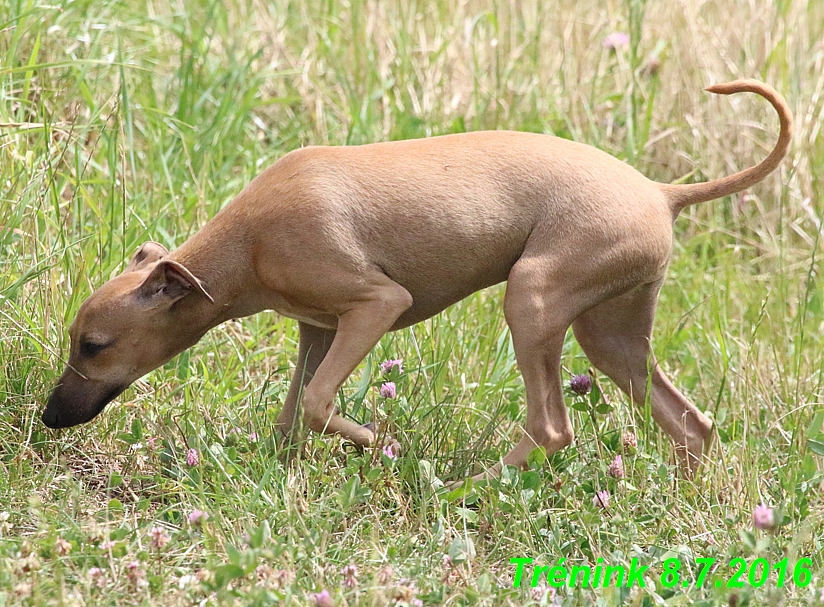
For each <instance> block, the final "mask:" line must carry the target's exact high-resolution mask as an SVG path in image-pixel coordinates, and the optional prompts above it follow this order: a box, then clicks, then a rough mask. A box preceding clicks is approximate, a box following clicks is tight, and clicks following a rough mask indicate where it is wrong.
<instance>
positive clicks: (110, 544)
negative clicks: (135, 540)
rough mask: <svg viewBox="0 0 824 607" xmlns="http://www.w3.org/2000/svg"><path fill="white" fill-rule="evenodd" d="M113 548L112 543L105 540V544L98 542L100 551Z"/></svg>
mask: <svg viewBox="0 0 824 607" xmlns="http://www.w3.org/2000/svg"><path fill="white" fill-rule="evenodd" d="M114 546H115V542H114V541H112V540H106V541H105V542H100V545H99V546H98V548H100V549H101V550H110V549H111V548H114Z"/></svg>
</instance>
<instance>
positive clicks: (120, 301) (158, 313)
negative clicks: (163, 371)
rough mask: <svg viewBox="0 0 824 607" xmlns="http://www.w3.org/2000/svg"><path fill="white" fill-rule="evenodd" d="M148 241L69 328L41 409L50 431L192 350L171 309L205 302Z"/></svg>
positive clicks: (199, 289)
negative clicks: (61, 365)
mask: <svg viewBox="0 0 824 607" xmlns="http://www.w3.org/2000/svg"><path fill="white" fill-rule="evenodd" d="M168 254H169V252H168V251H167V250H166V249H165V248H164V247H163V246H162V245H160V244H157V243H155V242H147V243H146V244H144V245H143V246H141V247H140V249H139V250H138V251H137V253H136V254H135V256H134V258H133V259H132V261H131V262H130V263H129V265H128V266H127V267H126V269H125V271H124V272H123V273H122V274H119V275H118V276H115V277H114V278H112V279H111V280H110V281H108V282H107V283H105V284H104V285H103V286H102V287H100V288H99V289H98V290H97V291H95V292H94V293H93V294H92V295H91V296H90V297H89V298H88V299H87V300H86V301H85V302H83V305H81V306H80V310H79V311H78V313H77V317H76V318H75V319H74V322H73V323H72V325H71V327H70V328H69V335H70V337H71V351H70V354H69V361H68V364H67V366H66V370H65V371H64V372H63V375H62V376H61V377H60V379H59V380H58V382H57V385H56V386H55V388H54V390H53V391H52V393H51V396H50V397H49V402H48V404H47V405H46V409H45V410H44V411H43V417H42V419H43V423H44V424H46V426H48V427H49V428H67V427H69V426H75V425H77V424H82V423H85V422H87V421H89V420H91V419H92V418H94V417H95V416H96V415H97V414H98V413H100V412H101V411H102V410H103V408H104V407H105V406H106V405H107V404H108V403H109V402H111V401H112V400H113V399H114V398H116V397H117V396H118V395H119V394H120V393H122V392H123V391H124V390H125V389H126V388H127V387H128V386H129V384H131V383H132V382H133V381H134V380H136V379H137V378H139V377H141V376H142V375H145V374H146V373H148V372H149V371H151V370H152V369H156V368H157V367H159V366H160V365H162V364H163V363H165V362H166V361H168V360H169V359H170V358H172V357H173V356H174V355H175V354H178V353H179V352H182V351H183V350H185V349H186V348H188V347H189V346H191V345H192V344H193V343H194V342H195V341H197V339H198V338H199V337H200V336H199V335H197V336H194V337H193V333H192V330H191V328H190V327H188V326H187V323H186V320H185V319H183V318H181V315H180V314H179V313H178V312H179V309H178V310H176V309H175V304H177V303H178V302H179V301H181V300H182V299H183V298H184V297H186V296H187V295H189V294H192V295H193V296H195V297H205V298H207V299H208V300H209V301H212V298H211V296H210V295H209V294H208V293H207V292H206V290H205V289H204V288H203V285H201V283H200V281H199V280H198V279H197V278H195V277H194V276H193V275H192V273H191V272H189V270H187V269H186V268H185V267H184V266H183V265H181V264H179V263H177V262H176V261H172V260H170V259H167V258H166V256H167V255H168Z"/></svg>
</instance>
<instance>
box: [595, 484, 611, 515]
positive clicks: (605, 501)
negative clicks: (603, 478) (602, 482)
mask: <svg viewBox="0 0 824 607" xmlns="http://www.w3.org/2000/svg"><path fill="white" fill-rule="evenodd" d="M609 499H610V495H609V491H607V490H606V489H602V490H601V491H598V492H597V493H595V497H593V498H592V503H593V504H595V505H596V506H598V507H599V508H600V509H601V510H606V509H607V508H609Z"/></svg>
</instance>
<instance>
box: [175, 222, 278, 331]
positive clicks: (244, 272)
mask: <svg viewBox="0 0 824 607" xmlns="http://www.w3.org/2000/svg"><path fill="white" fill-rule="evenodd" d="M218 218H219V216H218V217H216V218H215V219H214V220H212V221H211V222H210V223H208V224H206V226H204V228H203V229H201V230H200V231H199V232H197V233H196V234H195V235H193V236H192V237H191V238H189V240H187V241H186V242H184V243H183V244H182V245H181V246H180V247H179V248H177V249H176V250H175V251H173V252H172V253H171V254H170V255H169V259H172V260H174V261H177V262H178V263H180V264H182V265H184V266H185V267H186V268H187V269H188V270H189V271H190V272H191V273H192V274H193V275H194V276H195V277H197V279H198V280H200V282H201V284H202V285H203V287H204V288H205V289H206V292H207V293H209V295H211V297H212V299H213V300H214V303H212V302H210V301H209V300H208V299H207V298H206V297H204V296H203V295H201V294H200V293H198V292H196V291H194V290H193V291H191V292H190V293H189V294H188V295H187V296H186V297H184V298H183V299H182V300H180V301H179V302H178V303H177V304H176V306H177V307H178V313H179V314H180V317H181V321H182V322H185V323H186V325H188V326H189V327H190V328H191V330H192V331H193V332H197V333H199V336H198V337H197V339H199V338H200V336H202V335H203V334H205V333H206V331H208V330H209V329H211V328H212V327H215V326H217V325H219V324H220V323H222V322H224V321H226V320H229V319H230V318H240V317H243V316H250V315H252V314H256V313H257V312H260V311H262V310H264V309H265V308H266V306H265V304H264V303H263V302H262V301H260V299H261V298H260V290H259V289H255V288H250V286H253V285H256V284H258V280H257V276H256V275H255V271H254V267H253V261H252V257H251V251H250V247H248V246H245V245H244V243H243V240H244V239H245V234H244V233H243V231H242V230H241V229H240V228H239V227H237V225H235V226H233V225H232V224H231V223H230V222H223V221H216V220H217V219H218ZM215 224H216V225H215ZM217 234H219V237H217V236H216V235H217ZM216 243H222V244H221V245H219V246H218V245H217V244H216Z"/></svg>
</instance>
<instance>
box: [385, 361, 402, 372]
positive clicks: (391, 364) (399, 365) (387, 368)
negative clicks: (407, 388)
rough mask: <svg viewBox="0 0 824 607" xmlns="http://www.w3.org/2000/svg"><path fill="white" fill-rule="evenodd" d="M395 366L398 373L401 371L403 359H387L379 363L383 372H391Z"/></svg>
mask: <svg viewBox="0 0 824 607" xmlns="http://www.w3.org/2000/svg"><path fill="white" fill-rule="evenodd" d="M395 367H397V368H398V373H403V359H402V358H396V359H393V360H387V361H385V362H382V363H381V371H382V372H384V373H389V372H391V371H392V369H394V368H395Z"/></svg>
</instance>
